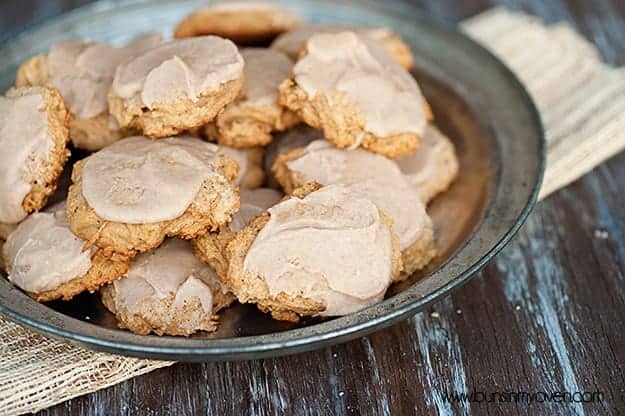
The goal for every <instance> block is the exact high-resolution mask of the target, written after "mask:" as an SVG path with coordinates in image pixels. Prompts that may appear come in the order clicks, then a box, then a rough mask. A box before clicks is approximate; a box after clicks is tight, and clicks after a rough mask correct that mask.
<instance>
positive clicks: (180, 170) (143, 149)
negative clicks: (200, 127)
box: [67, 137, 239, 256]
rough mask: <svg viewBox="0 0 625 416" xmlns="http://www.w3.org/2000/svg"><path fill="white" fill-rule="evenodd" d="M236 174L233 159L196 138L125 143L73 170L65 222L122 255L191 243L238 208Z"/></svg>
mask: <svg viewBox="0 0 625 416" xmlns="http://www.w3.org/2000/svg"><path fill="white" fill-rule="evenodd" d="M103 152H106V153H103ZM117 165H119V168H114V167H113V166H117ZM122 167H123V169H122ZM237 174H238V166H237V163H236V162H234V161H233V160H231V159H228V158H226V157H224V156H222V155H220V154H219V152H218V149H217V146H215V145H213V144H210V143H206V142H204V141H201V140H199V139H195V138H191V137H181V138H170V139H162V140H159V141H157V142H152V141H151V140H149V139H147V138H145V137H133V138H127V139H124V140H121V141H119V142H117V143H115V144H114V145H112V146H109V147H107V148H105V149H104V150H101V151H100V152H98V153H95V154H94V155H92V156H90V157H88V158H87V159H83V160H81V161H80V162H78V163H76V164H75V165H74V171H73V173H72V181H73V185H72V186H71V187H70V189H69V194H68V200H67V213H68V218H69V223H70V226H71V229H72V231H73V232H74V233H75V234H76V235H77V236H80V237H81V238H83V239H85V240H87V241H88V242H89V243H90V244H94V245H96V246H97V247H100V248H102V249H104V250H105V251H107V252H117V253H120V254H124V255H128V256H132V255H134V254H136V253H140V252H146V251H150V250H152V249H154V248H156V247H158V246H159V245H160V244H161V243H162V242H163V241H164V239H165V238H166V237H179V238H183V239H193V238H196V237H198V236H200V235H203V234H205V233H206V232H208V231H210V230H216V229H218V228H219V227H220V226H222V225H224V224H227V223H228V222H229V221H230V219H231V217H232V214H233V213H235V212H236V211H237V210H238V208H239V192H238V190H237V188H236V186H235V185H234V184H233V181H234V179H235V178H236V176H237ZM107 175H109V176H107ZM85 176H87V177H85ZM86 179H88V181H86ZM88 201H89V202H88Z"/></svg>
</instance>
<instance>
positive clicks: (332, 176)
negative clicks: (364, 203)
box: [272, 140, 436, 277]
mask: <svg viewBox="0 0 625 416" xmlns="http://www.w3.org/2000/svg"><path fill="white" fill-rule="evenodd" d="M272 170H273V173H274V176H275V178H276V179H277V181H278V182H279V183H280V185H281V186H282V188H283V189H284V191H285V192H286V193H287V194H288V193H291V192H293V190H295V189H297V188H298V187H300V186H302V185H303V184H306V183H308V182H311V181H315V182H318V183H321V184H323V185H332V184H342V185H344V186H345V187H347V189H349V190H350V192H352V193H353V194H354V195H360V196H361V197H366V198H367V199H369V200H371V201H372V202H373V203H375V204H376V205H377V206H378V208H379V209H381V210H382V211H384V212H385V213H386V214H387V215H389V216H390V217H391V218H393V220H394V224H393V229H394V231H395V233H396V234H397V235H398V236H399V240H400V248H401V251H402V260H403V263H404V274H403V275H402V276H403V277H406V276H408V275H410V274H412V273H413V272H415V271H416V270H419V269H422V268H423V267H424V266H426V265H427V264H428V263H429V262H430V261H431V260H432V259H433V257H434V256H435V255H436V248H435V241H434V230H433V224H432V220H431V219H430V217H429V216H428V215H427V213H426V210H425V204H424V203H423V202H422V200H421V193H420V192H419V191H418V190H417V189H416V188H415V187H414V185H412V183H410V182H409V180H408V178H407V177H406V176H405V175H404V174H403V173H402V172H401V171H400V169H399V167H398V166H397V164H396V163H395V162H394V161H392V160H389V159H387V158H385V157H384V156H381V155H377V154H374V153H370V152H367V151H365V150H362V149H355V150H352V151H344V150H340V149H337V148H336V147H334V146H333V145H332V144H331V143H328V142H327V141H325V140H317V141H313V142H311V143H310V144H308V146H306V147H303V148H295V149H292V150H291V151H289V152H287V153H286V154H281V155H279V156H278V158H277V159H276V161H275V163H274V165H273V168H272Z"/></svg>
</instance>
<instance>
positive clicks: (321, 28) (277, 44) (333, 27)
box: [271, 23, 394, 59]
mask: <svg viewBox="0 0 625 416" xmlns="http://www.w3.org/2000/svg"><path fill="white" fill-rule="evenodd" d="M345 31H350V32H355V33H357V34H358V35H360V36H365V37H368V38H370V39H373V40H376V41H381V42H384V41H385V40H386V39H388V38H389V37H391V36H393V35H394V33H393V32H392V31H391V30H389V29H387V28H385V27H366V26H354V25H346V24H327V23H321V24H319V23H318V24H305V25H302V26H300V27H298V28H295V29H293V30H289V31H288V32H286V33H284V34H282V35H280V36H279V37H278V38H277V39H276V40H275V41H274V42H273V43H272V44H271V49H275V50H279V51H281V52H284V53H285V54H287V55H288V56H289V57H290V58H291V59H297V57H298V55H299V53H300V52H301V51H302V49H304V46H305V45H306V42H307V41H308V39H310V38H311V37H312V36H313V35H316V34H320V33H326V34H334V33H340V32H345Z"/></svg>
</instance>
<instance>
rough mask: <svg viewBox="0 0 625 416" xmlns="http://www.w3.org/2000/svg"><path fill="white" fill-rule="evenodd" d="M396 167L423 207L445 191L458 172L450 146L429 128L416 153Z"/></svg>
mask: <svg viewBox="0 0 625 416" xmlns="http://www.w3.org/2000/svg"><path fill="white" fill-rule="evenodd" d="M397 164H398V165H399V168H400V169H401V170H402V172H403V173H404V174H405V175H406V177H407V178H408V180H409V181H410V183H412V184H413V185H414V186H415V187H416V188H417V189H418V190H419V193H420V194H421V196H422V198H423V202H424V203H426V204H427V203H429V202H430V201H431V200H432V199H434V198H435V197H436V196H437V195H439V194H440V193H442V192H445V191H446V190H448V189H449V187H450V186H451V184H452V183H453V182H454V180H455V179H456V177H457V176H458V170H459V161H458V157H457V156H456V150H455V147H454V144H453V142H452V141H451V140H450V139H449V138H448V137H447V136H445V135H444V134H443V133H442V132H441V131H440V130H439V129H438V128H436V127H435V126H433V125H430V126H428V128H427V130H426V131H425V135H424V136H423V140H422V143H421V146H420V147H419V150H417V151H416V152H415V153H414V154H413V155H411V156H406V157H403V158H400V159H398V160H397Z"/></svg>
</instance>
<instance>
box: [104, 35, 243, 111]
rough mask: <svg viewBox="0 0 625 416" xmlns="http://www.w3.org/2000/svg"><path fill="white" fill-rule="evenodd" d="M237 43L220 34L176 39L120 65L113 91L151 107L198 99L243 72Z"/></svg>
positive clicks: (117, 94) (124, 97) (238, 77)
mask: <svg viewBox="0 0 625 416" xmlns="http://www.w3.org/2000/svg"><path fill="white" fill-rule="evenodd" d="M243 65H244V63H243V58H242V57H241V54H239V52H238V49H237V47H236V45H235V44H234V43H232V42H231V41H229V40H226V39H223V38H220V37H217V36H200V37H196V38H189V39H182V40H173V41H170V42H167V43H164V44H162V45H160V46H157V47H155V48H152V49H150V50H148V51H146V52H145V53H143V54H140V55H138V56H136V57H135V58H134V59H131V60H130V61H128V62H126V63H124V64H122V65H120V66H119V67H118V68H117V72H116V74H115V79H114V80H113V87H112V93H113V94H114V95H116V96H118V97H121V98H123V99H125V100H130V101H133V102H136V101H138V102H140V103H141V104H142V105H144V106H146V107H147V108H149V109H153V108H154V106H155V105H157V104H165V103H173V102H175V101H176V100H179V99H190V100H192V101H194V102H195V101H197V100H198V98H199V97H200V95H202V94H204V93H208V92H211V91H216V90H217V89H218V88H219V87H220V86H221V85H222V84H225V83H227V82H228V81H233V80H236V79H240V78H241V77H242V75H243Z"/></svg>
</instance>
